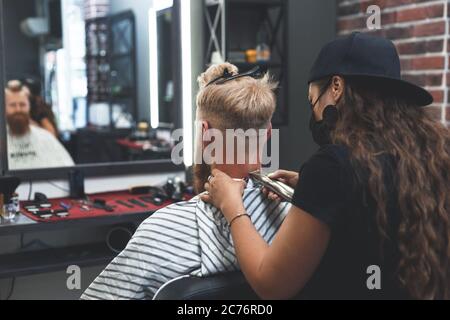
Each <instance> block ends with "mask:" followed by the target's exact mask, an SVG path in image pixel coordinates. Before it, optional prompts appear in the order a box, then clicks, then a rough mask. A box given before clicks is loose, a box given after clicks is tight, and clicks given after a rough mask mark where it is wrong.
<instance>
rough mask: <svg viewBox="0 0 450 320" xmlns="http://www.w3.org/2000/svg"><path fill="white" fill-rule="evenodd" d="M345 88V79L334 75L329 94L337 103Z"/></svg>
mask: <svg viewBox="0 0 450 320" xmlns="http://www.w3.org/2000/svg"><path fill="white" fill-rule="evenodd" d="M344 89H345V80H344V78H342V77H340V76H334V77H333V79H332V83H331V94H332V97H333V100H334V103H335V104H337V103H338V101H339V100H341V98H342V96H343V95H344Z"/></svg>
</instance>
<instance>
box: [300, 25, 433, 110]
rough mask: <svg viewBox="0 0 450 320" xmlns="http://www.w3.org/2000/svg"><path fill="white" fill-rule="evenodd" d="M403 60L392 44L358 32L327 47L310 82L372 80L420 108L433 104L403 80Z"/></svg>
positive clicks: (415, 86)
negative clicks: (332, 78) (337, 77)
mask: <svg viewBox="0 0 450 320" xmlns="http://www.w3.org/2000/svg"><path fill="white" fill-rule="evenodd" d="M400 69H401V67H400V58H399V56H398V53H397V50H396V48H395V46H394V44H393V43H392V41H390V40H387V39H385V38H381V37H375V36H370V35H368V34H365V33H359V32H355V33H352V34H350V35H348V36H344V37H340V38H338V39H336V40H333V41H331V42H329V43H328V44H326V45H325V46H324V47H323V48H322V50H321V52H320V54H319V56H318V57H317V60H316V62H315V63H314V66H313V68H312V70H311V74H310V77H309V83H311V82H314V81H317V80H320V79H323V78H327V77H330V76H334V75H340V76H354V77H362V78H367V79H370V80H373V83H374V85H375V86H377V87H378V86H383V87H385V88H389V89H390V91H391V92H394V93H395V94H396V95H397V96H399V97H402V98H404V99H406V100H407V101H408V102H410V103H411V104H414V105H417V106H427V105H430V104H431V103H433V97H432V96H431V94H430V93H429V92H428V91H426V90H425V89H423V88H421V87H419V86H417V85H415V84H413V83H410V82H408V81H405V80H402V77H401V70H400Z"/></svg>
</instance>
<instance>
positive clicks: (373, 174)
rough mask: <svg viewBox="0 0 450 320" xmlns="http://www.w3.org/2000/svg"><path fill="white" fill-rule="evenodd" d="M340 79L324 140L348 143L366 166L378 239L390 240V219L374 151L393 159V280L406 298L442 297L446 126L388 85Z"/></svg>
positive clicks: (449, 150) (448, 207) (449, 160)
mask: <svg viewBox="0 0 450 320" xmlns="http://www.w3.org/2000/svg"><path fill="white" fill-rule="evenodd" d="M344 79H345V92H344V95H343V98H342V99H341V101H340V102H339V103H338V105H337V108H338V113H339V120H338V123H337V124H336V128H335V130H334V131H333V133H332V140H333V142H334V143H336V144H341V145H345V146H346V147H348V149H349V150H350V154H351V162H352V165H353V167H354V169H355V170H356V171H358V170H359V171H360V172H362V171H363V172H365V173H367V174H368V175H367V180H366V181H365V183H366V186H367V188H368V191H369V193H370V196H371V198H372V199H373V200H374V201H375V203H376V204H377V212H376V221H377V225H378V229H379V230H378V231H379V235H380V239H381V242H382V243H385V242H386V241H389V240H390V239H389V231H388V230H391V227H392V226H389V225H388V221H389V220H388V216H387V215H388V213H387V201H388V200H387V199H388V194H387V193H388V191H387V190H386V184H385V180H384V179H385V175H384V174H385V172H383V166H382V163H381V162H380V161H379V160H380V157H379V156H380V155H383V154H385V155H388V156H389V157H392V158H393V159H395V161H396V167H395V172H394V173H393V175H394V176H393V177H392V178H393V181H394V183H395V186H396V188H397V190H396V193H397V195H398V199H397V203H398V208H399V211H400V212H399V214H400V221H399V222H400V223H399V229H398V231H397V234H396V235H395V236H396V239H397V241H396V242H395V243H396V245H397V250H398V252H399V264H398V270H397V273H398V280H399V283H400V284H401V285H402V286H403V288H404V289H406V291H407V292H408V293H409V295H410V296H411V297H412V298H413V299H450V130H449V129H448V128H446V127H445V126H444V125H443V124H441V123H440V122H439V121H437V120H435V117H433V114H432V112H431V109H430V108H423V107H418V106H415V105H414V103H413V102H412V101H408V100H407V98H399V95H398V92H395V90H396V89H395V88H394V87H393V86H390V87H389V86H386V84H385V83H384V84H383V85H382V83H381V82H379V81H378V82H375V81H376V80H370V79H368V78H358V77H344ZM386 87H388V88H386ZM357 176H358V174H357Z"/></svg>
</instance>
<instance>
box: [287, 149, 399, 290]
mask: <svg viewBox="0 0 450 320" xmlns="http://www.w3.org/2000/svg"><path fill="white" fill-rule="evenodd" d="M379 161H381V163H382V166H383V173H384V180H385V187H386V190H387V194H388V199H387V215H388V226H389V230H388V234H389V236H390V240H389V241H384V242H383V245H382V244H381V243H382V242H381V241H380V237H379V232H378V224H377V222H376V203H375V201H374V200H373V199H372V198H371V197H370V196H369V194H370V193H369V192H368V191H367V190H368V187H367V185H368V183H367V177H365V175H364V173H361V172H359V173H358V175H357V174H356V170H354V168H353V166H352V164H351V162H350V156H349V152H348V150H347V148H345V147H343V146H337V145H328V146H324V147H322V148H321V149H320V150H319V151H318V152H317V153H316V154H315V155H314V156H313V157H312V158H311V159H310V160H309V161H308V162H306V163H305V164H304V165H303V166H302V168H301V169H300V180H299V183H298V185H297V187H296V190H295V194H294V199H293V204H294V205H295V206H296V207H298V208H300V209H303V210H304V211H306V212H307V213H309V214H311V215H312V216H314V217H315V218H317V219H318V220H320V221H322V222H324V223H325V224H327V225H328V226H329V227H330V230H331V238H330V242H329V246H328V249H327V251H326V253H325V255H324V257H323V259H322V261H321V263H320V265H319V267H318V269H317V270H316V272H315V273H314V275H313V277H312V278H311V279H310V281H309V282H308V284H307V285H306V287H305V288H304V289H303V290H302V291H301V293H300V294H299V295H298V298H299V299H406V298H408V296H407V295H406V294H405V292H404V291H403V290H401V287H400V285H399V282H398V280H397V279H398V277H397V275H396V268H397V265H398V250H397V245H396V242H397V241H396V234H397V232H396V231H397V230H398V225H399V210H398V205H397V193H396V186H395V181H394V178H393V177H394V170H395V161H394V160H393V158H391V157H388V156H381V157H380V158H379ZM357 176H358V178H357ZM370 266H378V267H380V270H381V274H380V275H381V290H369V288H368V285H367V281H368V279H369V277H370V276H371V275H372V274H373V273H372V272H373V271H371V272H370V273H369V271H368V268H369V267H370ZM370 283H372V281H370Z"/></svg>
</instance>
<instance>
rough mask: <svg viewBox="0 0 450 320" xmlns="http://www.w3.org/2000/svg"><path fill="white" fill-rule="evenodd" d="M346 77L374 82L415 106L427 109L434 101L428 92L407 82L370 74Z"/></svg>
mask: <svg viewBox="0 0 450 320" xmlns="http://www.w3.org/2000/svg"><path fill="white" fill-rule="evenodd" d="M344 76H349V77H358V78H359V77H360V78H364V79H367V80H371V81H374V85H376V86H382V87H384V88H388V89H389V90H390V91H391V92H392V94H394V95H396V96H398V97H401V98H402V99H404V100H405V101H407V102H408V103H409V104H411V105H414V106H419V107H426V106H429V105H430V104H432V103H433V101H434V99H433V96H432V95H431V94H430V93H429V92H428V91H427V90H425V89H423V88H422V87H419V86H418V85H415V84H413V83H411V82H408V81H405V80H400V79H395V78H388V77H384V76H376V75H368V74H348V75H344Z"/></svg>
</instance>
